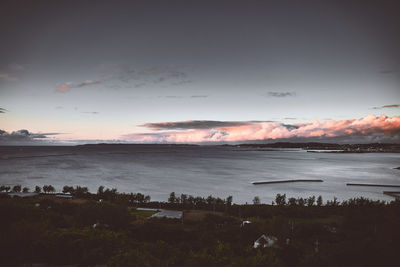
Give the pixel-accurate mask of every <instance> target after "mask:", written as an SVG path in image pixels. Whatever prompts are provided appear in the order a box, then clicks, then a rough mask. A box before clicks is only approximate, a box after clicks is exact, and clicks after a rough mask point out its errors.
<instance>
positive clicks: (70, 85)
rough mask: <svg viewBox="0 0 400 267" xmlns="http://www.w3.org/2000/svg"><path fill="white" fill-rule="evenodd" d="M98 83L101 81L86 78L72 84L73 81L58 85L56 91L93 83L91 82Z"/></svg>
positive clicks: (60, 91) (62, 91) (64, 90)
mask: <svg viewBox="0 0 400 267" xmlns="http://www.w3.org/2000/svg"><path fill="white" fill-rule="evenodd" d="M99 83H101V81H100V80H97V81H92V80H86V81H84V82H81V83H78V84H74V83H73V82H66V83H64V84H63V85H62V86H61V87H59V88H58V89H57V92H59V93H64V92H66V91H68V90H69V89H71V88H81V87H84V86H88V85H93V84H99ZM57 86H59V84H57Z"/></svg>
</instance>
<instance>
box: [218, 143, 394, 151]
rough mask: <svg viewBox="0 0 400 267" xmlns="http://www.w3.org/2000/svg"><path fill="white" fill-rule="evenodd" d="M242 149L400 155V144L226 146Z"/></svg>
mask: <svg viewBox="0 0 400 267" xmlns="http://www.w3.org/2000/svg"><path fill="white" fill-rule="evenodd" d="M225 146H234V147H241V148H252V149H261V150H262V149H265V148H301V149H304V150H307V151H308V152H325V153H326V152H330V153H368V152H390V153H400V144H394V143H371V144H335V143H318V142H310V143H291V142H278V143H271V144H238V145H225Z"/></svg>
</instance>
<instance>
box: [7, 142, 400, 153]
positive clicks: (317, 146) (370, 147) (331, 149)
mask: <svg viewBox="0 0 400 267" xmlns="http://www.w3.org/2000/svg"><path fill="white" fill-rule="evenodd" d="M8 146H10V145H0V147H8ZM12 146H14V145H12ZM29 146H32V145H29ZM67 146H69V147H70V145H67ZM75 146H76V147H86V148H102V147H104V148H105V147H107V148H113V147H134V146H136V147H138V146H142V147H143V146H145V147H149V146H153V147H155V146H162V147H196V146H216V147H218V146H222V147H233V148H241V149H246V148H247V149H251V150H261V151H262V150H275V149H290V148H295V149H303V150H307V152H314V153H318V152H320V153H376V152H386V153H400V143H399V144H396V143H369V144H337V143H319V142H307V143H304V142H296V143H294V142H276V143H265V144H260V143H244V144H209V143H207V144H184V143H178V144H177V143H147V144H146V143H98V144H80V145H75ZM14 147H26V146H25V145H16V146H14ZM33 147H34V146H33ZM36 147H49V146H47V145H43V144H41V145H37V146H36ZM51 147H64V146H63V145H52V146H51Z"/></svg>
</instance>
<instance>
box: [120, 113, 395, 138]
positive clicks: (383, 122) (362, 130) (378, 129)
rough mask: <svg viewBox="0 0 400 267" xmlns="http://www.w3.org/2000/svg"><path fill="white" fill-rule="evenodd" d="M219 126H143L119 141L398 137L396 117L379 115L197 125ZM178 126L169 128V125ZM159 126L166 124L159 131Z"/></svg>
mask: <svg viewBox="0 0 400 267" xmlns="http://www.w3.org/2000/svg"><path fill="white" fill-rule="evenodd" d="M200 122H204V125H206V126H207V125H208V126H210V125H214V126H215V125H223V122H218V123H216V122H214V123H210V121H196V124H195V125H196V126H195V128H194V129H188V127H187V128H185V129H182V125H193V121H187V122H180V123H176V122H163V123H157V124H156V125H157V126H158V127H151V126H154V124H147V126H149V128H150V129H152V130H154V131H153V132H151V133H144V134H143V133H139V134H127V135H124V136H123V137H122V138H123V139H124V140H128V141H135V142H174V143H198V142H240V141H248V140H267V139H272V140H273V139H285V138H299V137H300V138H312V137H327V138H329V137H340V136H374V135H383V136H398V135H400V116H398V117H387V116H385V115H381V116H380V117H377V116H375V115H372V114H371V115H368V116H365V117H363V118H360V119H353V120H338V121H336V120H325V121H319V120H316V121H314V122H311V123H303V124H295V125H285V124H282V123H280V122H268V121H266V122H255V121H250V122H247V123H245V122H240V123H238V124H237V125H235V124H234V123H233V122H226V125H228V126H221V127H219V126H217V127H209V128H205V126H202V125H199V124H200ZM177 124H178V125H179V128H177V129H173V127H171V125H177ZM162 125H166V127H165V128H162V127H161V126H162Z"/></svg>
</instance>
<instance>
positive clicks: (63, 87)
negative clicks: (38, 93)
mask: <svg viewBox="0 0 400 267" xmlns="http://www.w3.org/2000/svg"><path fill="white" fill-rule="evenodd" d="M69 88H70V87H69V86H68V85H63V86H61V87H60V88H58V89H57V92H60V93H63V92H65V91H67V90H68V89H69Z"/></svg>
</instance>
